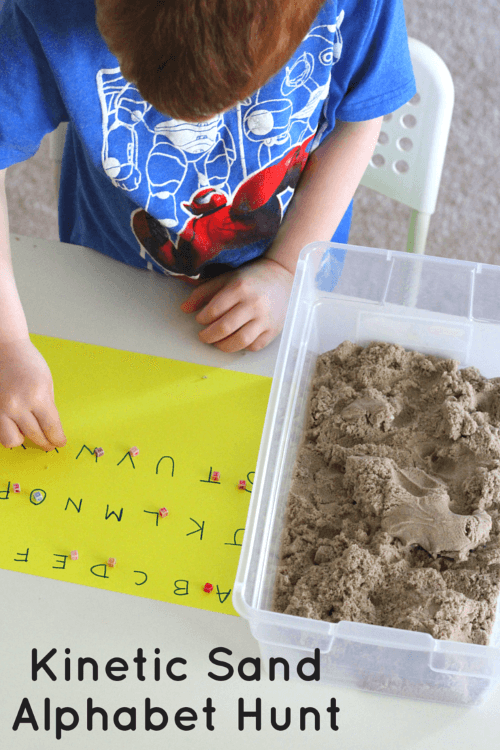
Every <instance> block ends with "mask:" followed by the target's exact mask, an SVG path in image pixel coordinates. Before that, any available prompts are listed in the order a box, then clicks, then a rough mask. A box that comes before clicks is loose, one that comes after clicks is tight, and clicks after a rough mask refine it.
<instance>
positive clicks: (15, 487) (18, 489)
mask: <svg viewBox="0 0 500 750" xmlns="http://www.w3.org/2000/svg"><path fill="white" fill-rule="evenodd" d="M12 489H13V491H14V492H21V485H20V484H13V485H12Z"/></svg>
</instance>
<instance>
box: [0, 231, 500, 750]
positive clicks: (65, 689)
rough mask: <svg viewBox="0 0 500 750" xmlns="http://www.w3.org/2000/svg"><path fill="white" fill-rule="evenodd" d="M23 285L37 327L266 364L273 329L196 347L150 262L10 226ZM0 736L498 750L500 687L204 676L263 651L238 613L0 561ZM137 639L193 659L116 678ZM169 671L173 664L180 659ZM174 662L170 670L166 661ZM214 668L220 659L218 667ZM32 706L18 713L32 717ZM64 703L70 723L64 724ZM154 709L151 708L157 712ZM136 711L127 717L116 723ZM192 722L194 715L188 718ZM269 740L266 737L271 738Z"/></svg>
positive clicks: (79, 745)
mask: <svg viewBox="0 0 500 750" xmlns="http://www.w3.org/2000/svg"><path fill="white" fill-rule="evenodd" d="M11 243H12V253H13V262H14V269H15V274H16V279H17V283H18V288H19V292H20V295H21V299H22V302H23V304H24V308H25V311H26V315H27V318H28V324H29V328H30V331H31V332H32V333H39V334H45V335H49V336H57V337H60V338H63V339H73V340H76V341H82V342H87V343H91V344H98V345H102V346H110V347H114V348H117V349H125V350H129V351H135V352H142V353H145V354H152V355H157V356H164V357H169V358H172V359H179V360H184V361H189V362H198V363H202V364H206V365H212V366H216V367H225V368H229V369H233V370H239V371H246V372H251V373H255V374H260V375H272V373H273V367H274V362H275V359H276V355H277V352H278V347H279V339H277V340H275V341H274V342H273V343H272V344H271V345H270V346H268V347H267V348H266V349H264V350H263V351H261V352H258V353H250V352H247V353H237V354H233V355H229V354H223V353H222V352H220V351H219V350H218V349H215V348H214V347H210V346H205V345H203V344H201V343H200V342H199V340H198V338H197V335H196V334H197V331H198V330H199V328H200V327H199V326H198V324H197V323H196V321H195V320H194V317H193V316H187V315H185V314H184V313H182V312H181V311H180V310H179V305H180V303H181V302H182V300H183V299H185V298H186V297H187V296H188V294H189V288H187V287H186V286H185V285H184V284H182V283H181V282H179V281H177V280H174V279H170V278H163V277H161V276H160V275H158V274H154V273H152V272H148V271H137V270H135V269H133V268H129V267H127V266H124V265H122V264H121V263H118V262H116V261H113V260H111V259H109V258H106V257H104V256H102V255H100V254H99V253H97V252H95V251H93V250H89V249H87V248H81V247H77V246H73V245H67V244H62V243H58V242H52V241H45V240H39V239H32V238H27V237H19V236H16V235H11ZM0 592H1V603H0V747H1V748H3V749H4V750H31V749H32V748H33V749H34V748H36V750H45V749H46V748H56V747H57V748H60V747H63V748H64V747H71V748H72V750H80V749H85V750H89V749H91V750H100V749H101V748H102V749H103V750H104V748H106V750H113V749H115V748H120V750H126V749H127V748H134V750H138V748H141V750H142V748H146V750H147V748H175V749H176V750H177V748H190V749H192V748H203V749H204V750H209V749H210V748H216V747H217V748H219V747H220V746H221V743H224V745H225V746H228V747H229V746H231V745H234V746H237V747H238V748H258V747H266V748H267V747H272V748H273V750H275V749H276V750H277V749H278V748H287V750H291V749H292V748H303V747H308V748H322V749H323V748H325V747H328V748H329V747H332V748H336V747H338V748H342V750H351V748H352V750H365V748H366V750H379V749H380V750H406V749H408V750H409V749H410V748H411V749H412V750H434V749H435V750H461V749H462V748H463V750H466V749H467V750H470V748H471V747H480V748H481V750H490V749H491V750H493V749H494V748H495V749H496V748H498V747H499V744H498V743H499V731H500V685H499V686H498V687H496V688H495V689H494V690H493V692H492V693H491V695H490V698H489V699H488V701H487V703H486V704H485V705H484V706H482V707H480V708H475V709H463V708H455V707H450V706H445V705H438V704H432V703H423V702H414V701H410V700H407V699H405V700H403V699H401V700H399V699H395V698H389V697H383V696H378V695H375V694H369V693H363V692H361V691H356V690H349V689H345V688H332V687H331V686H327V685H322V684H321V683H319V684H310V683H305V682H302V681H299V680H297V681H290V682H288V683H285V682H283V681H281V680H280V681H277V682H274V683H273V682H270V681H268V680H267V678H266V677H264V678H263V679H262V680H261V681H260V682H245V681H243V680H242V679H241V678H240V677H239V676H238V675H237V673H236V674H235V676H233V677H232V678H231V679H229V680H228V681H225V682H217V681H214V680H212V679H210V678H209V677H208V672H209V671H211V669H213V665H211V664H210V663H209V660H208V654H209V652H210V651H211V650H212V649H213V648H216V647H220V646H224V647H226V648H228V649H230V650H231V651H232V654H233V655H232V656H231V657H228V661H230V662H231V663H232V664H233V665H234V666H237V664H238V662H239V661H240V660H241V659H243V658H245V657H248V656H253V657H257V656H259V650H258V646H257V643H256V641H254V639H253V637H252V636H251V634H250V631H249V628H248V624H247V622H246V621H245V620H243V619H241V618H238V617H233V616H229V615H222V614H217V613H212V612H205V611H201V610H197V609H192V608H190V607H185V606H180V605H174V604H165V603H162V602H158V601H152V600H148V599H143V598H139V597H133V596H127V595H123V594H116V593H108V592H105V591H101V590H98V589H93V588H89V587H85V586H78V585H74V584H69V583H61V582H58V581H53V580H49V579H44V578H39V577H37V576H29V575H23V574H21V573H15V572H11V571H5V570H0ZM32 648H37V649H38V653H39V655H40V656H41V655H45V654H46V653H48V652H49V651H50V650H51V649H52V648H56V649H57V654H56V656H55V657H54V658H53V659H52V661H51V662H50V665H53V666H54V668H55V669H56V670H57V674H58V675H59V677H58V680H57V682H52V681H51V680H50V679H49V678H48V677H47V676H46V675H44V674H42V673H41V674H40V679H39V680H38V681H37V682H33V681H32V680H31V649H32ZM66 648H70V649H71V658H72V659H73V660H75V661H76V659H77V658H78V657H79V656H83V657H88V656H90V657H92V658H94V659H95V660H96V661H97V662H98V664H99V667H100V670H101V671H100V678H99V680H98V681H97V682H92V681H90V680H88V679H87V680H85V681H83V682H78V680H76V679H74V678H73V679H71V680H70V681H69V682H65V681H64V677H63V660H64V658H65V653H64V650H65V649H66ZM138 648H142V649H143V651H144V656H146V657H147V658H148V665H149V666H151V663H152V660H153V659H154V657H155V653H154V649H155V648H160V652H161V659H162V664H164V663H166V662H167V661H168V660H169V659H172V658H174V657H183V658H184V659H186V661H187V665H186V666H185V667H184V668H183V669H184V670H185V672H186V674H187V678H186V679H185V680H184V681H180V682H174V681H171V680H169V679H168V678H167V677H166V675H165V672H164V671H162V678H161V680H160V681H159V682H155V681H154V679H153V676H152V671H148V667H145V674H146V676H147V679H146V680H145V681H139V680H138V679H137V676H136V673H135V672H132V671H130V672H129V673H128V674H127V677H126V679H124V680H123V681H121V682H113V681H110V680H109V679H108V678H107V677H106V676H105V674H104V665H105V663H106V662H107V661H108V660H109V659H111V658H112V657H121V658H122V659H126V660H127V662H128V663H129V664H130V666H131V667H132V666H134V667H135V665H134V664H133V662H132V659H133V657H134V656H136V655H137V649H138ZM176 670H177V671H179V665H177V667H176ZM174 671H175V670H174ZM219 671H220V670H219ZM25 697H26V698H28V699H29V701H30V705H31V707H32V709H33V711H34V712H35V718H36V720H37V721H38V723H39V730H38V731H37V732H35V731H33V729H32V728H31V725H27V724H21V726H20V727H19V729H18V731H17V732H13V731H12V725H13V723H14V720H15V717H16V715H17V713H18V711H19V708H20V706H21V703H22V700H23V698H25ZM208 697H210V698H211V699H212V701H213V706H214V707H215V709H216V711H215V713H214V714H213V717H212V721H213V726H214V730H213V731H209V730H208V729H207V726H206V714H205V713H204V712H203V711H202V708H203V707H204V706H205V705H206V699H207V698H208ZM240 697H241V698H243V699H244V701H245V710H255V699H256V698H261V699H262V715H263V721H262V730H261V731H260V732H258V731H256V730H255V721H254V720H252V719H247V720H246V724H245V728H244V730H243V731H240V730H239V729H238V724H237V716H238V698H240ZM332 697H335V698H336V701H337V706H338V707H339V709H340V712H339V713H338V715H337V723H338V727H339V728H338V730H337V731H332V729H331V728H330V724H329V721H330V714H328V713H327V712H326V708H327V707H328V706H329V705H330V699H331V698H332ZM45 698H50V704H51V706H50V713H51V729H50V730H49V731H46V730H45V728H44V699H45ZM88 698H92V700H93V705H94V706H100V707H101V708H104V709H105V710H106V711H107V712H108V716H109V729H108V731H107V732H104V731H102V728H101V727H102V724H101V719H100V718H99V716H96V718H95V720H94V729H93V731H88V730H87V727H86V718H87V699H88ZM146 698H150V699H151V704H152V705H153V706H160V707H162V708H163V709H164V710H165V711H166V712H167V714H168V716H169V721H168V724H167V726H166V727H165V729H163V730H162V731H156V732H155V731H149V732H146V731H145V729H144V705H145V699H146ZM58 706H59V707H66V706H69V707H72V708H73V709H75V710H76V711H77V712H78V714H79V716H80V722H79V725H78V727H77V728H76V729H74V730H73V731H68V732H65V733H63V736H62V739H61V740H60V741H57V740H56V738H55V729H54V723H55V709H56V707H58ZM125 706H128V707H136V709H137V729H136V731H135V732H134V731H120V730H119V729H117V728H115V726H114V724H113V715H114V713H115V711H117V710H118V709H119V708H121V707H125ZM183 706H188V707H190V708H192V709H194V710H195V711H196V713H197V716H198V718H197V720H196V721H195V722H194V728H193V729H192V730H191V731H183V730H182V729H180V728H179V727H178V726H176V725H175V713H176V711H178V709H180V708H182V707H183ZM273 706H274V707H276V709H277V714H276V721H277V722H279V723H283V722H284V720H285V709H286V707H287V706H289V707H290V708H291V726H290V728H289V729H287V730H284V731H277V730H275V729H272V728H271V724H270V718H269V717H270V708H271V707H273ZM302 706H304V707H306V706H313V707H315V708H317V709H318V710H319V711H320V715H321V729H320V731H315V730H314V729H313V728H312V726H311V728H308V729H307V730H306V731H301V730H300V728H299V710H300V707H302ZM26 716H27V714H26V713H25V714H24V717H26ZM70 718H71V717H70V716H69V714H68V715H66V716H65V718H64V721H66V722H70ZM159 720H160V716H159V715H155V716H153V718H152V721H153V722H154V723H158V722H159ZM129 721H130V719H129V716H127V715H126V714H122V715H121V723H122V725H127V724H128V723H129ZM186 723H189V722H187V721H186ZM271 743H272V744H271Z"/></svg>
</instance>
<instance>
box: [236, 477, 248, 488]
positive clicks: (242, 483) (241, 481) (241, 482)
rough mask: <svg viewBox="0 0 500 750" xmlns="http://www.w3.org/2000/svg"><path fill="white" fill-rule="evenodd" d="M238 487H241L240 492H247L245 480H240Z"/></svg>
mask: <svg viewBox="0 0 500 750" xmlns="http://www.w3.org/2000/svg"><path fill="white" fill-rule="evenodd" d="M238 487H239V489H240V490H246V488H247V483H246V481H245V480H244V479H240V483H239V484H238Z"/></svg>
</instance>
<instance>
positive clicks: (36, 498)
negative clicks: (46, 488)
mask: <svg viewBox="0 0 500 750" xmlns="http://www.w3.org/2000/svg"><path fill="white" fill-rule="evenodd" d="M33 500H34V501H35V503H41V502H42V500H43V495H42V493H41V492H38V490H37V491H36V492H34V493H33Z"/></svg>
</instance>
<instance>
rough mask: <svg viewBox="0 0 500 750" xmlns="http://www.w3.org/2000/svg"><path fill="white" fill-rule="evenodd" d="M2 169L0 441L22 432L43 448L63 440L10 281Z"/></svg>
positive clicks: (11, 442) (46, 378)
mask: <svg viewBox="0 0 500 750" xmlns="http://www.w3.org/2000/svg"><path fill="white" fill-rule="evenodd" d="M6 172H7V170H6V169H3V170H0V444H2V445H4V446H5V447H6V448H14V447H16V446H18V445H21V443H22V442H23V441H24V436H26V437H28V438H30V440H32V441H33V442H34V443H36V444H37V445H40V446H41V447H42V448H44V450H52V448H54V446H62V445H65V443H66V438H65V436H64V433H63V429H62V426H61V423H60V421H59V415H58V413H57V409H56V407H55V404H54V389H53V385H52V376H51V374H50V370H49V368H48V366H47V363H46V362H45V360H44V359H43V357H42V355H41V354H40V352H38V350H37V349H36V348H35V347H34V346H33V344H32V343H31V341H30V337H29V333H28V325H27V323H26V317H25V315H24V311H23V308H22V305H21V300H20V299H19V294H18V291H17V287H16V282H15V280H14V272H13V269H12V259H11V252H10V236H9V215H8V210H7V196H6V192H5V175H6Z"/></svg>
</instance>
